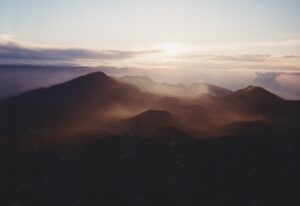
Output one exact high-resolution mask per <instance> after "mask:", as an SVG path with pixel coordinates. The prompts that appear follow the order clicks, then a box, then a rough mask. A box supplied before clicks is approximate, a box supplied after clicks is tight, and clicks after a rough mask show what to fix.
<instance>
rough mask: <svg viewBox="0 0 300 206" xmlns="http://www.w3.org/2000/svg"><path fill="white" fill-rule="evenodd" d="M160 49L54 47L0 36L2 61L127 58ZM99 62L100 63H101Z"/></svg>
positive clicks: (76, 60) (62, 61) (70, 60)
mask: <svg viewBox="0 0 300 206" xmlns="http://www.w3.org/2000/svg"><path fill="white" fill-rule="evenodd" d="M157 52H159V51H158V50H149V51H127V50H92V49H81V48H53V47H41V46H34V45H29V44H25V43H22V42H19V41H16V40H14V39H10V38H4V37H1V36H0V63H5V64H13V63H26V64H31V63H39V64H43V63H64V64H66V63H69V64H72V63H73V64H76V63H81V62H80V61H83V62H84V61H100V62H101V61H105V60H125V59H130V58H134V57H137V56H139V55H146V54H152V53H157ZM100 62H99V63H100Z"/></svg>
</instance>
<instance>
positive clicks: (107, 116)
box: [0, 72, 300, 145]
mask: <svg viewBox="0 0 300 206" xmlns="http://www.w3.org/2000/svg"><path fill="white" fill-rule="evenodd" d="M130 78H131V77H130ZM133 79H135V80H136V77H133ZM138 79H139V81H140V82H142V83H145V82H148V83H147V85H148V86H149V85H150V84H153V85H154V88H156V89H158V88H160V87H161V86H162V85H164V86H162V88H165V89H166V88H167V87H168V90H166V91H168V92H170V91H172V95H175V94H177V93H179V91H180V93H181V92H183V93H187V92H186V91H185V90H186V89H188V88H192V87H193V88H194V91H200V89H199V87H200V88H201V85H202V84H194V85H192V86H190V87H187V86H183V85H181V86H180V85H179V86H178V85H177V86H174V85H168V84H164V83H155V82H154V83H153V81H152V80H151V79H147V78H138ZM123 80H124V79H123ZM127 80H128V79H127ZM127 80H126V81H127ZM205 85H206V84H205ZM206 86H207V85H206ZM169 88H172V89H173V90H169ZM197 88H198V89H197ZM211 88H215V91H214V93H215V94H216V93H218V92H219V93H222V95H221V96H220V94H219V95H218V96H214V95H212V94H202V95H199V96H197V95H196V96H195V97H194V98H192V96H190V98H186V96H181V95H179V96H168V95H166V96H164V95H162V93H161V94H160V95H158V92H156V93H151V92H150V89H148V91H147V92H146V91H141V90H140V89H139V88H138V87H137V86H135V85H132V84H127V83H124V81H122V80H120V81H119V79H113V78H111V77H109V76H107V75H106V74H104V73H102V72H95V73H91V74H87V75H84V76H81V77H78V78H75V79H73V80H70V81H68V82H65V83H62V84H58V85H55V86H52V87H48V88H40V89H36V90H33V91H30V92H27V93H24V94H21V95H18V96H15V97H12V98H8V99H4V100H1V101H0V136H1V141H3V139H5V140H9V141H20V140H21V142H22V144H23V143H24V142H30V143H34V144H36V145H40V144H56V143H67V142H74V141H75V140H76V141H77V139H78V138H82V137H85V139H87V140H88V138H93V137H97V138H99V137H109V136H113V135H133V136H140V137H144V138H150V137H162V136H168V135H174V136H193V137H197V138H210V137H221V136H223V135H224V134H228V131H230V132H229V133H241V130H243V131H246V130H247V131H250V130H251V128H255V127H254V126H256V125H260V123H261V122H266V123H268V124H269V123H276V124H285V125H286V124H288V125H295V126H293V128H295V127H296V126H297V125H298V124H299V117H300V103H299V102H298V101H287V100H284V99H281V98H279V97H277V96H276V95H274V94H272V93H270V92H268V91H267V90H265V89H263V88H259V87H253V86H249V87H246V88H244V89H241V90H238V91H236V92H230V91H226V90H225V91H226V92H224V91H223V90H222V89H220V90H218V89H217V87H214V86H212V87H211ZM162 91H163V93H164V94H166V93H165V91H164V90H162ZM217 91H218V92H217ZM154 92H155V91H154ZM225 93H226V94H225ZM169 94H170V93H169ZM191 94H192V93H189V95H191ZM223 95H224V96H223ZM248 125H250V126H248ZM251 125H254V126H251ZM262 125H263V126H264V124H262ZM258 127H259V128H260V126H258ZM236 128H241V129H236ZM244 128H245V129H244ZM248 128H250V130H249V129H248ZM242 133H243V132H242ZM24 144H25V143H24Z"/></svg>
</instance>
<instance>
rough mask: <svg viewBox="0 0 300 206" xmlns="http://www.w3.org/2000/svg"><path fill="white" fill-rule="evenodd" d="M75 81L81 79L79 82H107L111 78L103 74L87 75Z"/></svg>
mask: <svg viewBox="0 0 300 206" xmlns="http://www.w3.org/2000/svg"><path fill="white" fill-rule="evenodd" d="M77 79H81V80H82V79H84V80H90V81H107V80H111V78H110V77H108V76H107V75H106V74H104V73H103V72H93V73H89V74H87V75H84V76H81V77H78V78H77Z"/></svg>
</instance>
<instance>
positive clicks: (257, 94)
mask: <svg viewBox="0 0 300 206" xmlns="http://www.w3.org/2000/svg"><path fill="white" fill-rule="evenodd" d="M226 101H228V102H231V103H233V102H234V104H235V105H236V107H238V108H239V109H240V110H242V111H243V112H246V113H252V114H255V115H260V116H265V117H267V118H269V119H270V120H275V121H281V120H292V119H293V120H294V119H295V118H296V119H298V118H299V115H300V107H299V106H300V102H299V101H292V100H284V99H282V98H280V97H278V96H276V95H275V94H273V93H271V92H269V91H267V90H265V89H264V88H262V87H255V86H248V87H246V88H244V89H240V90H238V91H236V92H234V93H232V94H230V95H227V96H226Z"/></svg>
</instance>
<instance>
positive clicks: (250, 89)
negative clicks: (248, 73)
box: [233, 85, 281, 100]
mask: <svg viewBox="0 0 300 206" xmlns="http://www.w3.org/2000/svg"><path fill="white" fill-rule="evenodd" d="M233 94H234V96H237V97H239V98H251V99H265V100H267V99H269V100H271V99H273V100H275V99H276V100H279V99H281V98H280V97H278V96H276V95H275V94H273V93H272V92H270V91H268V90H266V89H264V88H262V87H257V86H253V85H249V86H247V87H245V88H243V89H240V90H238V91H236V92H234V93H233Z"/></svg>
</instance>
